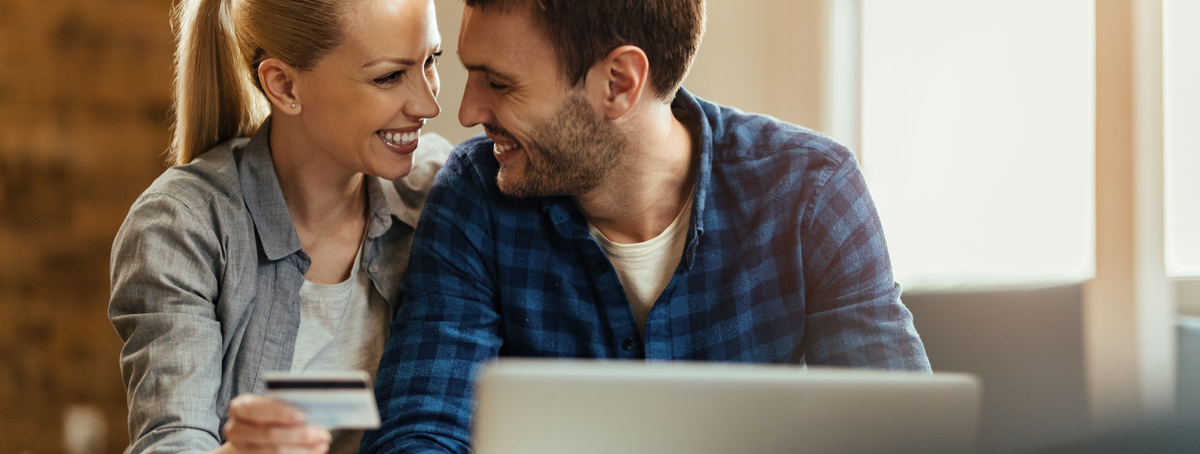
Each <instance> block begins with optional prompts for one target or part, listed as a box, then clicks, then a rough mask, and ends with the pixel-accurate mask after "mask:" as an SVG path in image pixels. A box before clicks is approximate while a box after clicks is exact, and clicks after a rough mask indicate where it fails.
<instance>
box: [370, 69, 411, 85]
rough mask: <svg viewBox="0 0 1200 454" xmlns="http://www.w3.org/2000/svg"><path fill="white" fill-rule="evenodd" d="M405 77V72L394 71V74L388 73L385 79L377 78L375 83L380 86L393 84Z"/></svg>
mask: <svg viewBox="0 0 1200 454" xmlns="http://www.w3.org/2000/svg"><path fill="white" fill-rule="evenodd" d="M403 75H404V71H393V72H390V73H387V75H385V76H383V77H379V78H376V79H375V83H377V84H379V85H388V84H392V83H395V82H396V81H397V80H400V77H401V76H403Z"/></svg>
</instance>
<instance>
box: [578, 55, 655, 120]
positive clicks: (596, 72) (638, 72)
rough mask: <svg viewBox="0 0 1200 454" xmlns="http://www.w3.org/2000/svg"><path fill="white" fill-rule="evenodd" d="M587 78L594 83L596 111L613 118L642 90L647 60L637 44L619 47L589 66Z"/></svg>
mask: <svg viewBox="0 0 1200 454" xmlns="http://www.w3.org/2000/svg"><path fill="white" fill-rule="evenodd" d="M588 80H589V82H592V83H595V84H596V85H595V86H594V87H593V89H595V90H596V92H594V93H596V94H598V95H599V97H600V99H599V101H600V104H599V106H598V107H599V109H600V112H601V113H603V114H604V116H605V117H607V118H608V119H610V120H615V119H617V118H621V117H622V116H624V115H625V114H626V113H627V112H629V111H630V110H632V109H633V107H634V106H635V105H637V103H638V100H640V99H641V97H642V95H643V94H644V92H645V91H646V88H647V84H648V82H649V81H650V60H649V59H647V58H646V53H645V52H643V51H642V49H641V48H639V47H637V46H621V47H618V48H616V49H613V50H612V52H609V53H608V56H606V57H604V60H601V61H600V62H599V63H597V64H596V65H595V66H593V67H592V69H591V71H590V73H589V74H588Z"/></svg>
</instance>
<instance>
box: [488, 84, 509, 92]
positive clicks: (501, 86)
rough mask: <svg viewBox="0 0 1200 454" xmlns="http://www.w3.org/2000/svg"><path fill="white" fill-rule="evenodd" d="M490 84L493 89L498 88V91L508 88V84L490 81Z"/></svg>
mask: <svg viewBox="0 0 1200 454" xmlns="http://www.w3.org/2000/svg"><path fill="white" fill-rule="evenodd" d="M488 86H489V87H491V88H492V90H496V91H504V90H505V89H507V88H508V85H501V84H498V83H495V82H488Z"/></svg>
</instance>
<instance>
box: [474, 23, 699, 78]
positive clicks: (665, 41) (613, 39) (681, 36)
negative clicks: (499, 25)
mask: <svg viewBox="0 0 1200 454" xmlns="http://www.w3.org/2000/svg"><path fill="white" fill-rule="evenodd" d="M466 2H467V6H470V7H481V8H491V7H500V8H505V9H508V8H512V7H520V6H522V5H527V6H529V7H530V9H531V10H532V12H533V17H534V22H535V23H537V24H539V25H540V26H541V27H542V29H543V31H545V32H546V36H547V37H548V38H549V39H550V42H551V43H553V46H554V51H555V52H556V53H557V54H558V61H559V66H560V70H561V71H562V74H563V75H565V76H566V77H567V81H568V82H570V84H571V86H578V85H579V84H580V83H581V82H583V78H584V76H586V75H587V72H588V70H589V69H591V67H592V66H593V65H595V64H596V62H599V61H600V60H603V59H604V57H606V56H607V55H608V53H609V52H611V51H612V50H613V49H616V48H617V47H620V46H624V45H633V46H637V47H639V48H641V49H642V51H643V52H645V53H646V58H647V59H648V60H649V61H650V86H651V87H653V88H654V91H655V93H656V94H657V95H658V97H659V98H660V99H663V100H668V101H669V100H671V99H673V98H674V97H675V91H676V90H677V89H678V88H679V84H680V83H682V82H683V77H684V76H686V75H687V72H688V68H690V67H691V65H692V58H693V57H694V56H695V55H696V48H698V47H699V46H700V37H701V36H702V35H703V34H704V0H466Z"/></svg>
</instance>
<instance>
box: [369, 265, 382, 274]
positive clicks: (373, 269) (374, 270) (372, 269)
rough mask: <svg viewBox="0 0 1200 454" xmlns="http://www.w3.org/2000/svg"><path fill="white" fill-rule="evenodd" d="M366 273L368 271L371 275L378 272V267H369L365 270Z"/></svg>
mask: <svg viewBox="0 0 1200 454" xmlns="http://www.w3.org/2000/svg"><path fill="white" fill-rule="evenodd" d="M367 271H370V272H372V273H375V272H378V271H379V265H371V267H370V268H367Z"/></svg>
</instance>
